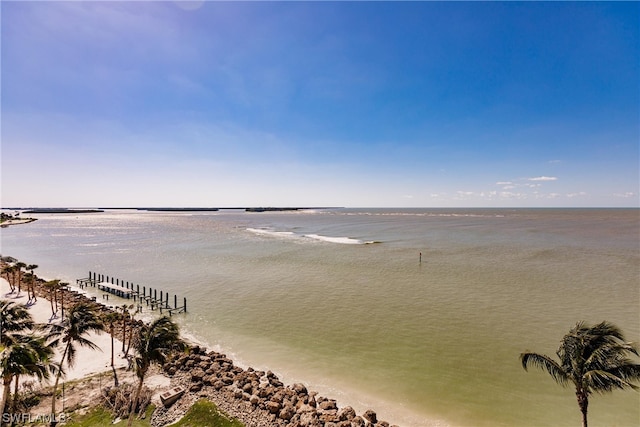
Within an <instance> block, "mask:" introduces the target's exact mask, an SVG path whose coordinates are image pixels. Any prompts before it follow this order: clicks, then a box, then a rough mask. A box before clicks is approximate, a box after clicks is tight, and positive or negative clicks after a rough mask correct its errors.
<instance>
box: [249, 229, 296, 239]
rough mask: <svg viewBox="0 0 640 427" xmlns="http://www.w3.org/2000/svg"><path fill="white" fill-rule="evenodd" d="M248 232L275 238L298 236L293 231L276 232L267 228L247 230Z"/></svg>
mask: <svg viewBox="0 0 640 427" xmlns="http://www.w3.org/2000/svg"><path fill="white" fill-rule="evenodd" d="M247 231H250V232H252V233H255V234H261V235H265V236H274V237H295V236H296V234H295V233H294V232H292V231H275V230H269V229H265V228H250V227H249V228H247Z"/></svg>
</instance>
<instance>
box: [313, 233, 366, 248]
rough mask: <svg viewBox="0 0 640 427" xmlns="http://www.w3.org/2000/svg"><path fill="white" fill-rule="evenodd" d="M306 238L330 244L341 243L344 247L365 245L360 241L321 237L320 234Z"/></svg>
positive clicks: (347, 238)
mask: <svg viewBox="0 0 640 427" xmlns="http://www.w3.org/2000/svg"><path fill="white" fill-rule="evenodd" d="M304 237H308V238H310V239H315V240H321V241H323V242H330V243H340V244H342V245H363V244H365V242H363V241H362V240H358V239H352V238H350V237H329V236H320V235H318V234H305V235H304Z"/></svg>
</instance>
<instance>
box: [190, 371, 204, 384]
mask: <svg viewBox="0 0 640 427" xmlns="http://www.w3.org/2000/svg"><path fill="white" fill-rule="evenodd" d="M205 375H206V374H205V372H204V370H203V369H201V368H196V369H194V370H193V371H191V381H195V382H201V381H202V379H203V378H204V376H205Z"/></svg>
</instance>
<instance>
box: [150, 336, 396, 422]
mask: <svg viewBox="0 0 640 427" xmlns="http://www.w3.org/2000/svg"><path fill="white" fill-rule="evenodd" d="M164 371H165V373H166V374H167V375H168V376H169V377H170V378H171V383H172V386H181V387H183V388H184V389H185V390H187V393H185V394H184V396H183V397H182V398H181V399H180V400H179V401H178V402H176V403H175V404H174V405H173V406H171V407H170V408H162V407H161V408H159V409H158V410H156V411H155V412H154V415H153V418H152V425H154V426H162V425H166V424H169V423H172V422H174V421H176V420H177V419H178V418H179V417H180V416H181V415H182V414H184V412H186V410H187V409H188V407H189V406H191V405H192V404H193V403H194V402H195V401H196V400H198V399H201V398H205V399H209V400H211V401H212V402H214V403H215V404H216V405H217V406H218V407H219V408H220V409H222V410H223V411H225V412H226V413H227V414H229V415H231V416H233V417H235V418H238V419H239V420H240V421H242V422H243V423H244V424H245V425H246V426H247V427H253V426H289V427H307V426H308V427H390V426H389V423H387V422H386V421H379V420H378V419H377V416H376V413H375V412H374V411H372V410H368V411H366V412H365V413H364V414H362V415H358V414H356V411H355V410H354V409H353V408H351V407H350V406H345V407H343V408H339V407H338V404H337V402H336V400H334V399H329V398H326V397H322V396H319V395H318V393H316V392H313V391H309V390H307V388H306V387H305V386H304V385H303V384H299V383H297V384H292V385H285V384H283V383H282V381H280V380H279V379H278V377H277V376H276V375H275V374H274V373H273V372H271V371H267V372H264V371H257V370H254V369H253V368H248V369H246V370H245V369H242V368H240V367H237V366H235V365H234V363H233V361H232V360H231V359H229V358H227V357H226V356H225V355H224V354H220V353H217V352H214V351H211V352H207V350H206V349H203V348H201V347H197V346H196V347H192V348H191V350H190V353H189V354H174V355H173V356H172V357H171V358H170V359H169V360H168V361H167V363H165V365H164ZM392 427H393V426H392ZM395 427H397V426H395Z"/></svg>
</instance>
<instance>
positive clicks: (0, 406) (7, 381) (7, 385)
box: [0, 375, 12, 424]
mask: <svg viewBox="0 0 640 427" xmlns="http://www.w3.org/2000/svg"><path fill="white" fill-rule="evenodd" d="M11 379H12V377H11V375H8V376H5V377H4V378H3V380H2V383H3V385H4V391H3V393H2V401H1V402H0V417H2V415H1V414H4V407H5V405H6V404H7V400H8V399H9V393H10V392H11ZM1 421H2V420H1V419H0V424H2V422H1Z"/></svg>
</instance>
